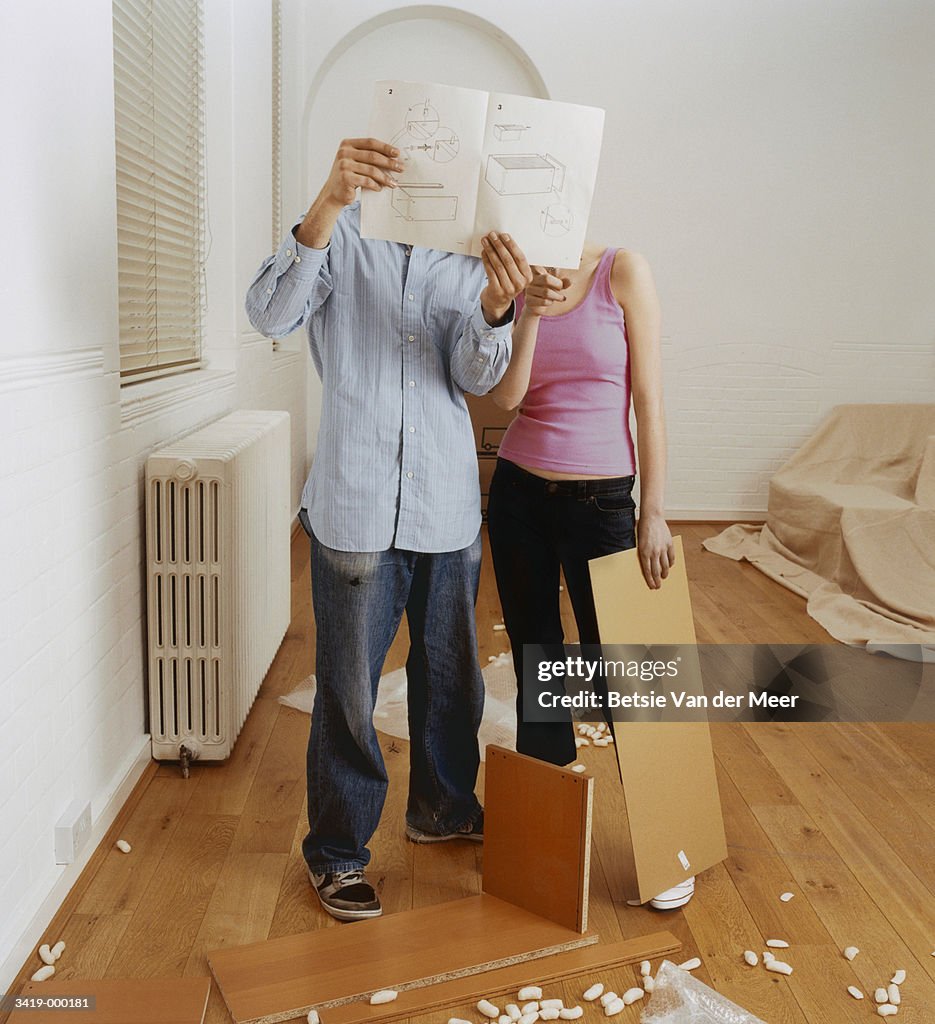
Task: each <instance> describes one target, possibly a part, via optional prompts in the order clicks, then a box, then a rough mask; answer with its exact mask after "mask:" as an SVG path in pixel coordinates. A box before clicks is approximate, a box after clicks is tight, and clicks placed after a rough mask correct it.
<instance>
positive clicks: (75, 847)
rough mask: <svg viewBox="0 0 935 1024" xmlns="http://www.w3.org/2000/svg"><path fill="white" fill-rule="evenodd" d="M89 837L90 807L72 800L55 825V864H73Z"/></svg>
mask: <svg viewBox="0 0 935 1024" xmlns="http://www.w3.org/2000/svg"><path fill="white" fill-rule="evenodd" d="M90 835H91V805H90V804H84V805H82V803H81V801H80V800H72V802H71V803H70V804H69V805H68V807H67V808H66V809H65V813H64V814H63V815H62V816H61V817H60V818H59V819H58V822H57V823H56V825H55V863H56V864H71V863H73V862H74V860H75V859H76V858H77V856H78V854H79V853H81V850H82V847H83V846H84V845H85V843H86V842H87V841H88V837H89V836H90Z"/></svg>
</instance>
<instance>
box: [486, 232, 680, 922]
mask: <svg viewBox="0 0 935 1024" xmlns="http://www.w3.org/2000/svg"><path fill="white" fill-rule="evenodd" d="M484 262H485V269H487V267H489V266H490V264H489V261H488V260H487V259H486V256H485V257H484ZM533 269H534V272H535V277H534V279H533V281H532V283H531V284H530V285H529V286H528V287H527V288H526V292H525V297H524V299H523V300H518V305H519V304H520V303H522V312H521V315H520V316H519V319H518V321H517V324H516V326H515V328H514V330H513V355H512V358H511V360H510V365H509V368H508V369H507V371H506V373H505V374H504V377H503V379H502V380H501V381H500V383H499V384H498V385H497V387H496V388H494V390H493V391H492V392H491V394H492V397H493V399H494V401H495V402H496V403H497V405H499V406H500V407H501V408H504V409H516V408H517V407H518V408H519V412H518V414H517V416H516V418H515V419H514V420H513V422H512V423H511V424H510V427H509V429H508V430H507V432H506V435H505V436H504V438H503V440H502V442H501V444H500V451H499V458H498V460H497V468H496V471H495V473H494V476H493V480H492V481H491V484H490V495H489V500H488V509H487V521H488V529H489V535H490V547H491V552H492V554H493V563H494V571H495V573H496V577H497V589H498V591H499V593H500V603H501V606H502V608H503V615H504V622H505V624H506V629H507V633H508V634H509V637H510V642H511V644H512V648H513V661H514V666H515V669H516V677H517V739H516V749H517V750H518V751H520V752H521V753H525V754H529V755H531V756H533V757H538V758H540V759H542V760H546V761H551V762H553V763H555V764H568V763H569V762H571V761H573V760H574V759H575V739H574V730H573V726H572V723H571V719H570V718H569V719H568V720H567V721H564V722H556V723H551V722H548V723H546V722H525V721H523V713H522V678H523V664H522V662H523V644H524V643H537V644H540V645H542V646H543V647H544V648H545V653H546V656H547V657H550V658H551V657H555V658H557V659H561V658H563V657H564V654H563V648H562V644H563V640H564V633H563V630H562V622H561V617H560V611H559V570H560V569H561V570H562V571H563V572H564V576H565V583H566V585H567V587H568V596H569V598H570V599H571V605H572V609H573V611H574V615H575V621H576V623H577V626H578V636H579V642H580V643H581V645H582V646H583V648H584V650H583V653H584V654H585V655H586V656H587V655H588V654H589V653H593V654H594V655H597V654H599V653H600V652H599V650H597V649H594V648H592V649H591V650H590V651H589V650H588V648H589V647H591V645H596V644H598V643H599V642H600V638H599V635H598V628H597V616H596V613H595V609H594V598H593V595H592V593H591V583H590V576H589V574H588V560H589V559H591V558H596V557H598V556H599V555H606V554H610V553H612V552H614V551H623V550H626V549H628V548H632V547H638V549H639V558H640V565H641V567H642V570H643V576H644V578H645V580H646V584H647V586H649V587H651V588H654V589H655V588H657V587H659V586H660V585H661V583H662V580H664V579H665V578H666V576H667V575H668V571H669V568H670V567H671V566H672V565H673V564H674V561H675V551H674V547H673V544H672V535H671V533H670V532H669V528H668V526H667V525H666V521H665V518H664V514H663V506H664V502H663V492H664V486H665V473H666V442H665V420H664V412H663V402H662V365H661V354H660V346H659V326H660V312H659V300H658V297H657V295H656V289H655V285H654V283H653V278H652V274H651V272H650V269H649V265H648V264H647V262H646V260H645V259H644V258H643V257H642V256H639V255H638V254H636V253H631V252H627V251H625V250H622V249H605V248H603V247H601V246H595V245H591V244H586V246H585V249H584V252H583V254H582V259H581V265H580V267H579V268H578V269H577V270H563V271H561V273H560V275H559V272H558V271H555V270H554V268H548V269H544V268H541V267H536V268H533ZM631 394H632V403H633V408H634V411H635V413H636V422H637V428H638V429H637V444H638V453H637V452H635V451H634V445H633V439H632V437H631V435H630V427H629V413H630V401H631ZM637 454H638V462H639V471H640V496H641V497H640V528H639V534H638V536H637V533H636V529H635V515H634V513H635V504H634V501H633V498H632V496H631V491H632V488H633V482H634V478H635V473H636V466H637V458H636V456H637ZM693 886H694V879H692V880H690V882H686V883H683V884H682V886H679V887H677V889H678V891H677V892H675V891H670V892H667V893H663V894H661V895H660V896H658V897H657V898H656V900H654V901H652V902H653V905H654V906H658V907H662V906H665V907H673V906H681V905H682V904H683V903H685V902H687V901H688V899H689V898H690V897H691V893H692V890H693Z"/></svg>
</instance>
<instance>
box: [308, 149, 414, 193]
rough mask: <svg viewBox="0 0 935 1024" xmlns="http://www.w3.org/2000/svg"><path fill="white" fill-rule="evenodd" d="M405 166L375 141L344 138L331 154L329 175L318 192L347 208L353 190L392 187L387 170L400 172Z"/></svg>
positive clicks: (397, 157)
mask: <svg viewBox="0 0 935 1024" xmlns="http://www.w3.org/2000/svg"><path fill="white" fill-rule="evenodd" d="M404 166H405V165H404V164H403V162H402V161H401V160H400V159H399V150H398V149H397V148H396V147H395V146H391V145H390V144H389V143H388V142H380V140H379V139H345V140H344V141H343V142H342V143H341V145H340V146H338V152H337V154H336V155H335V158H334V163H333V164H332V165H331V173H330V174H329V175H328V180H327V181H326V182H325V186H324V188H323V189H322V190H321V191H322V195H323V196H324V197H326V198H327V199H329V200H330V201H331V202H333V203H336V204H339V205H341V206H347V205H348V204H349V203H353V202H354V196H355V195H356V193H357V189H359V188H365V189H369V190H370V191H371V192H379V191H380V190H381V189H382V188H384V186H385V187H388V188H396V182H395V180H394V179H393V177H392V176H391V174H390V171H401V170H403V167H404Z"/></svg>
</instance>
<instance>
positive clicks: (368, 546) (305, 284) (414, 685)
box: [247, 139, 532, 920]
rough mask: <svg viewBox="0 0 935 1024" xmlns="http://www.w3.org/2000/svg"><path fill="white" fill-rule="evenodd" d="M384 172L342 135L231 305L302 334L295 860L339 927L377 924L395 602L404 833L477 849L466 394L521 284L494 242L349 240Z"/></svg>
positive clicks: (260, 325) (484, 367) (388, 169)
mask: <svg viewBox="0 0 935 1024" xmlns="http://www.w3.org/2000/svg"><path fill="white" fill-rule="evenodd" d="M402 169H403V164H402V163H401V162H400V160H399V151H398V150H397V149H395V148H394V147H393V146H391V145H388V144H387V143H384V142H380V141H378V140H375V139H350V140H345V141H344V142H342V143H341V146H340V147H339V149H338V152H337V155H336V157H335V160H334V164H333V165H332V168H331V173H330V174H329V176H328V180H327V181H326V182H325V184H324V186H323V188H322V190H321V192H320V193H319V195H318V197H317V198H316V199H315V201H314V202H313V203H312V205H311V207H310V209H309V210H308V213H307V214H306V215H305V218H304V219H303V220H302V221H301V223H299V224H298V225H296V227H295V228H293V232H292V234H291V235H289V236H287V238H286V240H285V241H284V242H283V244H282V246H281V247H280V249H279V251H278V252H277V253H276V254H274V255H273V256H272V257H270V258H269V259H268V260H267V261H266V262H265V263H264V264H263V266H262V267H261V268H260V270H259V272H258V273H257V275H256V277H255V278H254V280H253V283H252V284H251V286H250V289H249V291H248V294H247V312H248V315H249V317H250V321H251V323H252V324H253V325H254V327H256V328H257V330H259V331H262V332H263V333H264V334H266V335H269V336H270V337H281V336H282V335H285V334H289V333H290V332H291V331H293V330H295V329H296V328H297V327H299V326H300V325H301V324H303V323H304V324H306V325H307V330H308V336H309V346H310V349H311V353H312V359H313V360H314V363H315V367H316V369H317V371H318V374H319V376H320V377H321V379H322V384H323V392H324V394H323V402H322V416H321V427H320V429H319V436H318V446H317V451H316V454H315V459H314V462H313V465H312V469H311V473H310V474H309V478H308V481H307V483H306V485H305V490H304V492H303V495H302V510H301V512H300V518H301V520H302V522H303V526H305V528H306V530H307V531H308V533H309V535H310V537H311V544H312V599H313V605H314V611H315V623H316V629H317V650H316V677H317V684H318V686H317V692H316V695H315V706H314V709H313V712H312V726H311V733H310V736H309V745H308V760H307V772H308V820H309V832H308V835H307V836H306V837H305V840H304V842H303V846H302V849H303V854H304V856H305V860H306V862H307V864H308V870H309V876H310V878H311V880H312V884H313V885H314V886H315V889H316V890H317V892H318V897H319V900H320V901H321V905H322V907H324V909H325V910H326V911H327V912H328V913H329V914H331V915H332V916H333V917H336V918H338V919H339V920H358V919H360V918H367V917H376V916H378V915H379V914H380V913H381V906H380V901H379V898H378V896H377V894H376V892H375V891H374V889H373V886H372V885H371V884H370V883H369V882H368V881H367V878H366V875H365V873H364V868H365V867H366V865H367V864H368V862H369V860H370V852H369V851H368V849H367V843H368V842H369V841H370V838H371V836H372V835H373V833H374V831H375V830H376V827H377V823H378V822H379V819H380V813H381V811H382V808H383V803H384V799H385V796H386V788H387V776H386V770H385V767H384V764H383V758H382V755H381V753H380V747H379V744H378V742H377V738H376V732H375V730H374V728H373V706H374V702H375V700H376V691H377V682H378V680H379V676H380V672H381V669H382V666H383V662H384V659H385V657H386V653H387V650H388V649H389V646H390V644H391V642H392V640H393V637H394V635H395V634H396V630H397V628H398V626H399V623H400V620H401V617H402V613H403V610H405V611H406V614H407V618H408V622H409V633H410V650H409V656H408V660H407V662H406V674H407V676H408V682H409V733H410V774H409V799H408V806H407V811H406V834H407V836H408V837H409V838H410V839H411V840H413V841H414V842H420V843H432V842H441V841H444V840H448V839H453V838H464V839H469V840H474V841H479V840H481V839H482V838H483V810H482V809H481V806H480V804H479V803H478V802H477V799H476V797H475V796H474V784H475V782H476V778H477V769H478V765H479V753H478V746H477V729H478V727H479V725H480V718H481V712H482V710H483V700H484V691H483V680H482V677H481V674H480V667H479V665H478V663H477V645H476V638H475V629H474V602H475V600H476V597H477V584H478V578H479V573H480V558H481V542H480V502H479V492H478V484H477V463H476V460H475V455H474V441H473V434H472V430H471V422H470V417H469V415H468V411H467V405H466V403H465V399H464V392H466V391H467V392H471V393H473V394H484V393H485V392H487V391H488V390H489V389H490V388H491V387H493V386H494V385H495V384H496V383H497V381H499V379H500V377H501V376H502V374H503V372H504V370H505V369H506V366H507V364H508V362H509V358H510V330H511V326H512V320H513V299H514V297H515V296H516V295H517V294H518V293H519V292H520V291H522V289H523V288H524V287H525V286H526V284H527V283H528V282H529V281H530V280H531V279H532V273H531V272H530V269H529V266H528V264H527V262H526V259H525V257H524V256H523V254H522V252H521V251H520V250H519V248H518V247H517V246H516V244H515V243H514V242H513V241H512V240H511V239H510V238H509V236H507V235H502V234H501V235H499V236H498V235H496V234H495V233H491V234H490V235H488V236H486V237H485V239H484V243H483V245H484V253H485V255H484V257H483V259H482V260H481V261H478V260H477V259H474V258H471V257H469V256H461V255H457V254H452V253H444V252H437V251H434V250H431V249H419V248H415V247H411V246H407V245H402V244H398V243H394V242H385V241H377V240H373V239H362V238H361V237H360V205H359V203H357V202H355V197H356V190H357V189H358V188H361V189H369V190H372V191H380V190H381V189H383V188H395V187H396V183H395V181H394V179H393V177H392V175H393V172H395V171H400V170H402Z"/></svg>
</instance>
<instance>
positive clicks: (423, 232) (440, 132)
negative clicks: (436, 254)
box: [360, 81, 604, 268]
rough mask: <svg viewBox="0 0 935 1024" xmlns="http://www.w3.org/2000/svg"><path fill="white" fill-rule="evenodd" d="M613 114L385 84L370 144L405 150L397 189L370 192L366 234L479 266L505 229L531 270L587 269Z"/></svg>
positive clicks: (447, 88)
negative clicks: (586, 250)
mask: <svg viewBox="0 0 935 1024" xmlns="http://www.w3.org/2000/svg"><path fill="white" fill-rule="evenodd" d="M603 130H604V111H603V110H600V109H599V108H597V107H583V106H579V105H577V104H573V103H557V102H554V101H552V100H540V99H533V98H532V97H529V96H512V95H510V94H508V93H498V92H491V93H487V92H481V91H479V90H476V89H461V88H457V87H455V86H451V85H438V84H432V83H426V82H397V81H382V82H377V84H376V88H375V94H374V104H373V113H372V116H371V119H370V135H371V136H372V137H373V138H376V139H380V140H381V141H384V142H389V143H392V145H394V146H396V148H397V149H398V150H399V151H400V156H401V159H402V161H403V163H404V164H405V170H403V171H400V172H398V173H397V174H396V176H395V177H396V181H397V183H398V184H397V188H384V189H383V190H382V191H380V192H372V191H368V190H367V189H364V190H362V194H361V220H360V226H361V235H362V236H363V237H364V238H384V239H387V240H388V241H391V242H407V243H409V244H410V245H421V246H425V247H427V248H431V249H443V250H446V251H448V252H457V253H463V254H467V255H471V256H480V254H481V244H480V243H481V238H482V237H483V236H484V235H485V234H486V233H487V232H488V231H506V232H508V233H509V234H510V235H512V236H513V238H514V239H515V240H516V242H517V244H518V245H519V246H520V248H522V250H523V252H524V253H525V254H526V258H527V259H528V260H529V262H530V263H536V264H540V265H543V266H550V267H568V268H575V267H577V266H578V265H579V263H580V261H581V249H582V247H583V245H584V239H585V234H586V231H587V226H588V214H589V212H590V209H591V197H592V195H593V193H594V179H595V178H596V177H597V165H598V160H599V159H600V153H601V136H602V134H603Z"/></svg>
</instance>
